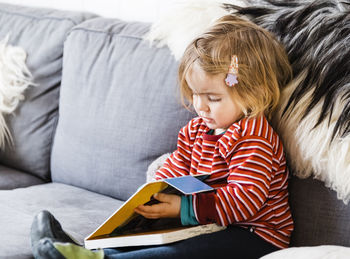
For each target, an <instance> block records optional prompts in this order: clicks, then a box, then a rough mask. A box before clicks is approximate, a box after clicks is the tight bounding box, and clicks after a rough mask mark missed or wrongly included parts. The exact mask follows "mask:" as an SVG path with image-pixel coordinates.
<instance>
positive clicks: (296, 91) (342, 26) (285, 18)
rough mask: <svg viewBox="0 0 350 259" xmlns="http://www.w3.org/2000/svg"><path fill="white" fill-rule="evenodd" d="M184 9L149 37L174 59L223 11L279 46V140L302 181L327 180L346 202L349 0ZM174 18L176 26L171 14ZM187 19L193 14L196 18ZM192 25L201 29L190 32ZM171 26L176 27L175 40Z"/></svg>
mask: <svg viewBox="0 0 350 259" xmlns="http://www.w3.org/2000/svg"><path fill="white" fill-rule="evenodd" d="M182 8H183V9H182V12H181V9H178V11H175V12H173V14H172V15H171V17H169V15H168V16H167V19H162V20H161V21H159V22H157V23H155V24H154V25H153V27H152V29H151V32H150V34H149V35H148V36H147V38H148V39H149V40H151V41H154V40H157V42H158V44H160V45H161V44H166V45H168V46H169V47H170V49H171V50H173V51H174V55H175V57H177V58H178V57H179V56H181V54H182V53H181V51H182V52H183V50H184V49H185V46H186V45H187V44H188V43H189V41H190V40H189V38H190V37H192V39H193V38H194V37H195V36H197V35H199V34H201V33H202V32H203V31H204V30H205V28H204V27H206V28H208V26H210V25H211V24H212V22H213V21H214V20H216V19H217V18H219V17H220V16H222V15H225V14H232V15H240V16H244V17H245V18H247V19H249V20H251V21H253V22H254V23H256V24H258V25H260V26H262V27H264V28H266V29H267V30H269V31H270V32H272V33H274V34H275V35H276V37H277V38H278V39H279V40H280V41H281V42H282V43H283V44H284V46H285V48H286V51H287V53H288V57H289V60H290V62H291V64H292V67H293V73H294V80H293V81H292V82H291V83H290V84H289V85H288V86H287V87H286V88H285V89H284V90H283V91H282V95H281V100H280V106H279V111H278V112H277V114H276V115H275V116H274V120H273V124H274V126H275V127H276V129H277V131H278V132H279V133H280V135H281V137H282V139H283V142H284V145H285V149H286V152H287V155H288V158H289V160H288V161H289V165H290V168H291V169H292V172H293V173H294V174H295V175H296V176H298V177H300V178H306V177H309V176H313V177H314V178H316V179H319V180H321V181H323V182H325V185H326V186H327V187H330V188H331V189H333V190H335V191H336V192H337V194H338V198H339V199H342V200H343V201H344V202H345V203H348V202H349V200H350V1H348V0H347V1H346V0H344V1H341V0H317V1H297V0H292V1H291V0H290V1H283V0H280V1H278V0H257V1H254V0H247V1H245V2H242V1H240V2H237V1H235V2H232V1H231V2H227V1H226V2H224V1H219V2H213V1H200V4H198V1H197V3H196V4H193V3H192V4H191V3H188V4H187V6H183V7H182ZM211 10H212V11H211ZM203 13H205V14H204V15H201V14H203ZM184 14H186V17H187V18H186V17H184ZM188 14H191V15H188ZM176 16H178V19H176V20H177V22H178V24H176V25H175V24H174V23H172V22H171V19H174V20H175V17H176ZM179 16H181V18H179ZM191 17H196V19H195V21H194V20H193V19H192V18H191ZM196 23H197V24H200V25H199V26H198V28H199V29H198V30H197V31H196V32H193V27H196ZM170 27H172V28H175V27H176V29H174V31H176V33H177V35H176V36H175V37H174V35H172V29H171V28H170ZM188 27H191V28H188ZM189 30H191V35H190V36H189V33H188V32H189ZM166 31H168V32H166ZM180 32H182V33H183V34H184V35H187V37H184V38H185V39H186V41H185V42H181V37H180V38H179V36H178V35H179V34H180ZM172 46H176V48H174V47H172Z"/></svg>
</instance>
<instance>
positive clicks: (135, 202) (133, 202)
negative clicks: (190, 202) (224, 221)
mask: <svg viewBox="0 0 350 259" xmlns="http://www.w3.org/2000/svg"><path fill="white" fill-rule="evenodd" d="M200 179H201V178H200V177H194V176H183V177H177V178H170V179H164V180H162V181H157V182H150V183H146V184H144V185H142V186H141V187H140V188H139V189H138V190H137V191H136V193H134V195H132V196H131V197H130V198H129V199H128V200H127V201H126V202H125V203H124V204H123V205H122V206H121V207H120V208H119V209H118V210H117V211H115V212H114V213H113V214H112V215H111V216H110V217H109V218H108V219H107V220H106V221H105V222H104V223H103V224H102V225H100V226H99V227H98V228H97V229H96V230H95V231H94V232H93V233H92V234H90V235H89V236H88V237H87V238H85V240H84V244H85V247H86V248H88V249H96V248H108V247H125V246H141V245H160V244H167V243H172V242H176V241H180V240H183V239H187V238H191V237H195V236H198V235H201V234H207V233H212V232H216V231H220V230H223V229H225V227H222V226H218V225H216V224H208V225H198V226H182V225H181V221H180V219H146V218H144V217H143V216H141V215H138V214H137V213H135V212H134V209H135V208H136V207H137V206H139V205H141V204H146V205H152V204H155V203H157V202H158V201H157V200H155V199H153V197H152V196H153V194H155V193H158V192H164V193H173V194H179V195H189V194H193V193H199V192H206V191H212V190H213V188H212V187H210V186H209V185H207V184H205V183H203V182H202V181H201V180H200Z"/></svg>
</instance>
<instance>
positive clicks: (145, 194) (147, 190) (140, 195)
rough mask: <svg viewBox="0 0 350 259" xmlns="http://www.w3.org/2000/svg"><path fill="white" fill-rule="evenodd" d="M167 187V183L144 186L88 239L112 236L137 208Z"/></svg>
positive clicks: (153, 183)
mask: <svg viewBox="0 0 350 259" xmlns="http://www.w3.org/2000/svg"><path fill="white" fill-rule="evenodd" d="M167 186H168V184H167V183H165V182H151V183H147V184H145V185H143V186H142V187H141V188H140V189H139V190H138V191H137V192H136V193H135V194H134V195H133V196H131V197H130V198H129V199H128V200H127V201H126V202H125V203H124V204H123V205H122V206H121V207H120V208H119V209H118V210H117V211H116V212H115V213H114V214H113V215H112V216H111V217H109V218H108V219H107V220H106V221H105V222H104V223H103V224H102V225H101V226H100V227H99V228H98V229H97V230H96V231H95V232H94V233H92V234H91V235H90V236H89V237H87V238H86V239H93V238H94V237H97V236H102V235H108V234H110V233H111V232H112V231H113V230H114V229H115V228H116V227H118V226H119V225H121V224H123V223H124V222H125V221H126V220H127V219H129V218H130V217H131V216H132V215H133V214H134V213H135V212H134V209H135V208H136V207H137V206H139V205H141V204H144V203H146V202H148V201H149V200H150V199H151V197H152V195H153V194H155V193H157V192H160V191H162V190H164V189H165V188H166V187H167Z"/></svg>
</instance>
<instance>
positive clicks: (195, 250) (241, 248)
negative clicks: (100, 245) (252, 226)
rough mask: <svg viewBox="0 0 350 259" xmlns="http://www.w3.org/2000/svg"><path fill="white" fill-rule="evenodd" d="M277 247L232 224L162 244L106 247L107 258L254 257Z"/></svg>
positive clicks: (194, 258) (245, 258)
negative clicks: (203, 233) (219, 229)
mask: <svg viewBox="0 0 350 259" xmlns="http://www.w3.org/2000/svg"><path fill="white" fill-rule="evenodd" d="M276 250H278V248H277V247H275V246H273V245H272V244H270V243H268V242H266V241H265V240H263V239H262V238H260V237H259V236H257V235H256V234H254V233H251V232H250V231H249V230H246V229H243V228H240V227H234V226H230V227H228V228H227V229H226V230H223V231H219V232H215V233H211V234H206V235H200V236H197V237H193V238H190V239H186V240H183V241H179V242H176V243H171V244H166V245H160V246H138V247H125V248H116V249H114V248H113V249H104V252H105V258H107V259H116V258H121V259H136V258H142V259H146V258H147V259H148V258H149V259H154V258H165V259H186V258H189V259H196V258H200V259H205V258H210V259H221V258H238V259H250V258H252V259H255V258H260V257H262V256H263V255H266V254H268V253H271V252H274V251H276Z"/></svg>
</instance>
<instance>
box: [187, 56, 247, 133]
mask: <svg viewBox="0 0 350 259" xmlns="http://www.w3.org/2000/svg"><path fill="white" fill-rule="evenodd" d="M225 76H226V75H225V74H218V75H214V76H212V75H210V76H208V75H207V74H206V73H205V72H204V71H203V70H202V69H201V68H200V67H199V66H198V65H197V64H196V63H194V64H193V66H192V68H191V69H190V71H189V72H188V73H187V75H186V82H187V84H188V86H189V87H190V88H191V90H192V93H193V106H194V108H195V110H196V112H197V114H198V116H200V117H202V118H203V120H204V122H205V123H206V125H207V126H208V127H209V128H210V129H214V130H215V134H220V133H221V132H222V131H225V130H226V129H227V128H229V127H230V126H231V125H232V124H233V123H234V122H236V121H237V120H239V119H240V118H241V117H242V115H243V112H242V110H241V109H240V107H239V106H238V104H237V103H236V102H235V101H234V100H233V99H232V98H231V96H230V93H229V87H228V86H227V85H226V84H225V81H224V79H225ZM233 87H234V86H233Z"/></svg>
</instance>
